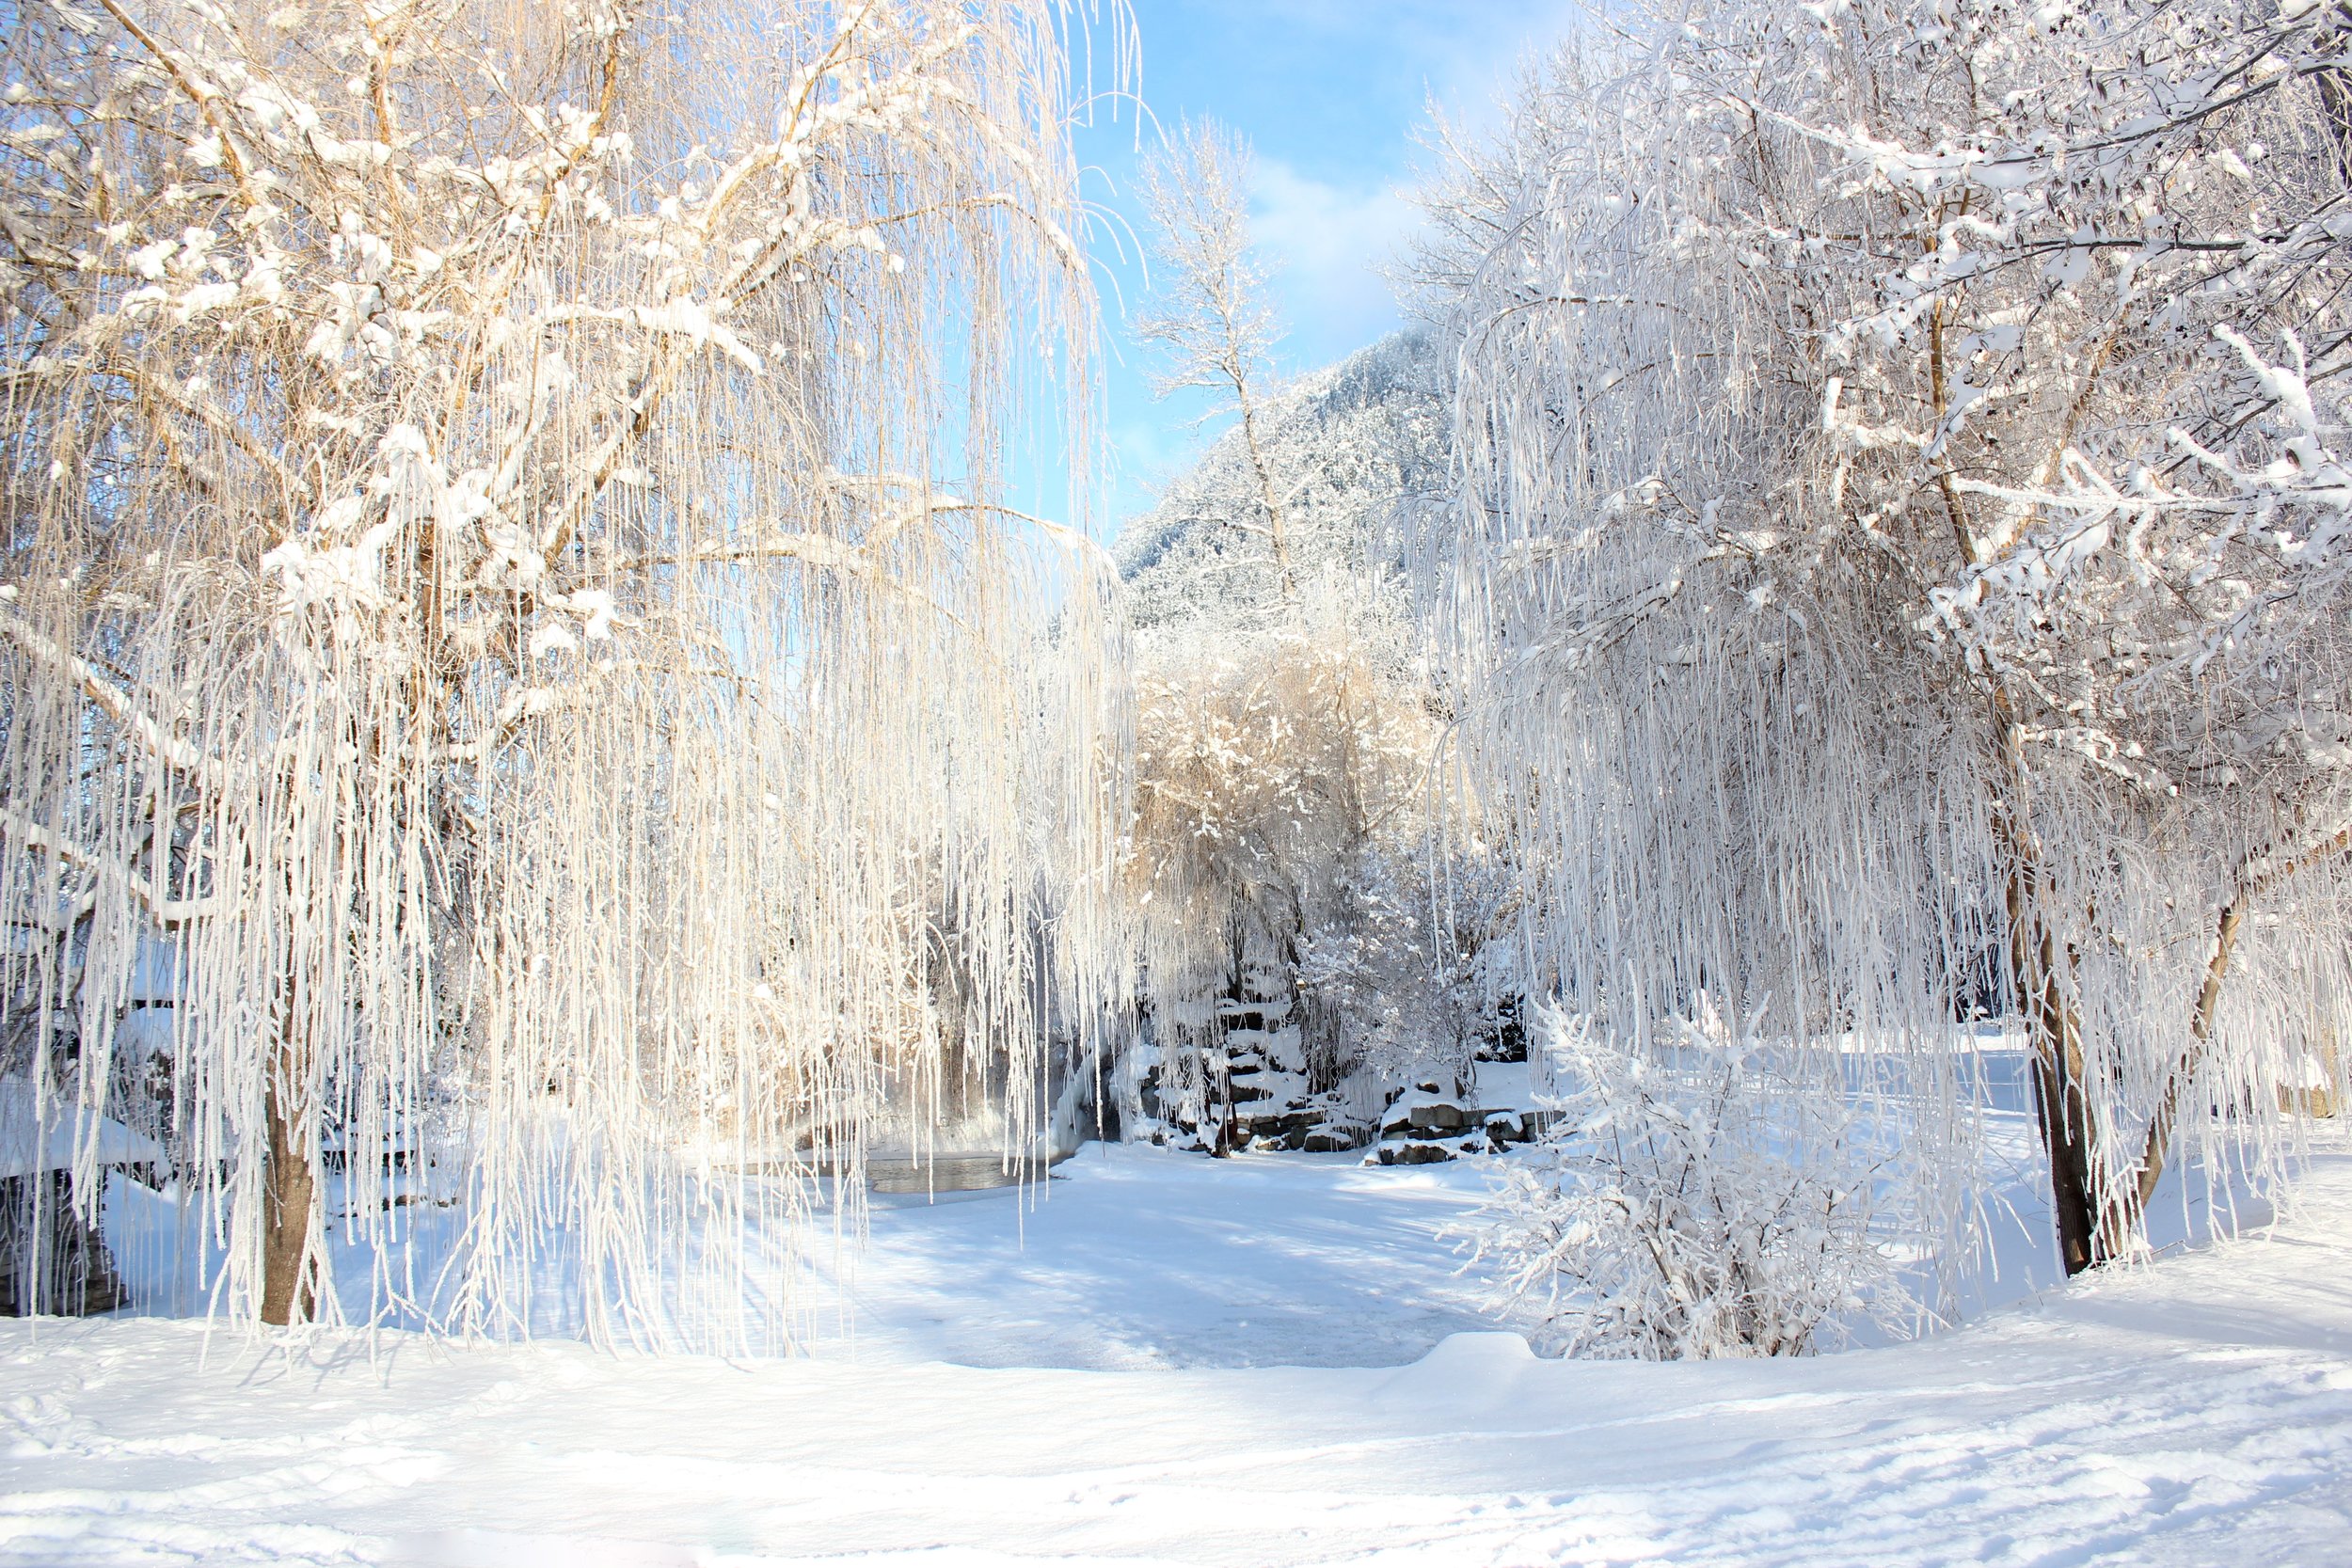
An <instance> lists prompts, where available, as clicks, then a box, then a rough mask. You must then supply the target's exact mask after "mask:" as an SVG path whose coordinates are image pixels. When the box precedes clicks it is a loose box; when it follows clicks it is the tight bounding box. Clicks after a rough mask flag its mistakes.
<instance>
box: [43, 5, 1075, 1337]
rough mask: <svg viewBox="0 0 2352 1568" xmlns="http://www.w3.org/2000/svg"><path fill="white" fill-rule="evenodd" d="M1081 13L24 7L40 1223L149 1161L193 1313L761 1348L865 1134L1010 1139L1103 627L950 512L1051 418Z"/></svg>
mask: <svg viewBox="0 0 2352 1568" xmlns="http://www.w3.org/2000/svg"><path fill="white" fill-rule="evenodd" d="M1068 20H1069V18H1068V17H1066V16H1065V15H1064V14H1063V13H1062V11H1061V8H1058V7H1057V6H1055V5H1053V4H1050V3H1048V0H867V3H857V4H850V3H843V4H833V3H825V0H771V3H766V4H759V3H752V0H746V3H744V4H740V5H715V6H693V7H687V8H657V7H639V6H635V5H630V4H626V3H614V4H601V3H599V4H577V5H564V6H562V7H556V6H545V7H542V6H535V5H520V4H509V3H505V0H417V3H414V4H405V5H398V6H389V7H385V6H359V5H347V4H336V3H321V4H307V5H304V4H295V5H262V4H253V5H244V4H238V3H235V0H230V3H229V4H214V3H209V0H207V3H199V0H97V4H95V5H92V6H87V7H84V6H66V5H61V4H60V5H50V4H41V3H34V4H28V5H24V6H21V7H17V8H14V10H13V12H12V15H11V23H10V27H9V29H8V36H7V38H6V40H5V41H0V72H4V73H5V77H6V80H7V82H8V88H7V100H6V103H5V105H0V234H5V250H4V251H0V256H4V258H5V259H4V260H0V312H5V313H4V315H0V404H4V405H5V418H4V420H0V443H5V446H4V447H0V454H4V455H0V485H5V490H0V512H4V515H5V522H6V528H7V534H6V539H5V550H6V557H5V573H6V579H7V583H6V586H5V588H0V599H4V600H5V602H4V603H0V733H4V734H5V745H4V746H0V847H4V848H5V853H0V909H5V911H6V916H7V919H8V923H9V928H10V931H11V940H10V942H9V944H8V948H7V952H6V955H5V961H6V963H7V966H8V977H7V978H8V985H7V990H6V995H5V999H4V1005H5V1006H6V1008H7V1013H6V1019H7V1026H6V1028H7V1033H6V1039H7V1050H8V1060H7V1062H6V1063H5V1071H6V1073H7V1074H8V1075H10V1076H11V1077H14V1078H17V1079H19V1080H21V1081H24V1082H27V1083H29V1084H30V1085H31V1086H32V1089H33V1096H32V1100H33V1102H34V1103H36V1104H37V1105H38V1107H39V1111H38V1116H39V1117H40V1121H41V1123H42V1126H43V1129H44V1135H46V1132H45V1130H46V1129H48V1128H52V1127H54V1128H59V1129H64V1130H66V1131H67V1132H68V1133H70V1134H71V1135H73V1136H77V1137H79V1138H80V1140H81V1148H82V1158H81V1160H80V1162H79V1166H80V1168H79V1169H78V1171H77V1173H76V1176H77V1180H76V1181H75V1183H74V1185H73V1192H74V1194H75V1201H77V1202H79V1203H81V1204H83V1205H85V1206H94V1205H95V1204H96V1203H97V1202H98V1192H99V1182H98V1180H97V1179H96V1172H95V1170H94V1169H93V1168H92V1160H91V1156H90V1150H91V1148H92V1147H93V1145H94V1137H95V1134H94V1132H92V1131H91V1130H92V1129H93V1128H95V1127H97V1126H99V1125H100V1118H101V1117H103V1116H120V1117H126V1118H131V1119H136V1117H138V1116H139V1115H141V1114H146V1115H148V1117H149V1119H150V1120H151V1122H152V1123H153V1124H154V1126H155V1127H156V1130H157V1131H158V1132H161V1133H162V1134H163V1135H164V1136H165V1138H166V1140H167V1147H168V1149H169V1151H170V1167H171V1168H170V1171H169V1173H167V1174H169V1175H170V1176H171V1177H172V1178H173V1180H176V1182H177V1184H178V1185H177V1189H176V1190H177V1192H178V1194H179V1195H180V1198H181V1203H180V1212H181V1214H182V1215H183V1223H184V1224H185V1225H187V1226H188V1227H193V1228H196V1229H199V1230H200V1231H201V1232H202V1233H203V1237H204V1240H205V1241H206V1243H208V1244H209V1245H211V1246H212V1247H215V1248H217V1249H220V1266H219V1274H218V1283H217V1287H216V1295H215V1300H216V1304H217V1305H219V1306H220V1307H223V1308H224V1309H225V1310H227V1311H228V1312H229V1313H230V1314H231V1315H234V1316H242V1317H246V1318H249V1319H258V1320H260V1321H262V1322H266V1323H285V1322H288V1321H290V1320H300V1319H303V1318H306V1317H310V1318H328V1319H331V1318H333V1317H335V1316H337V1315H339V1314H341V1313H343V1312H344V1311H346V1309H347V1308H346V1307H345V1306H344V1304H345V1303H346V1302H364V1303H366V1304H367V1309H368V1310H370V1311H373V1312H376V1313H391V1314H404V1313H405V1314H409V1315H411V1316H413V1317H415V1318H420V1319H421V1320H422V1321H425V1322H429V1323H436V1324H438V1325H442V1326H445V1327H448V1328H452V1329H454V1330H459V1331H469V1332H473V1331H481V1332H515V1331H523V1332H527V1331H529V1330H530V1329H531V1328H532V1327H533V1326H534V1325H544V1324H546V1323H550V1322H556V1323H564V1324H567V1325H570V1326H574V1327H578V1328H580V1329H584V1330H585V1331H586V1332H589V1333H591V1334H592V1335H595V1336H597V1337H600V1338H636V1339H640V1340H644V1341H646V1342H655V1343H665V1342H676V1341H678V1340H680V1339H685V1340H693V1341H699V1342H721V1341H723V1342H741V1341H742V1340H744V1339H746V1338H757V1337H761V1336H765V1335H769V1334H770V1333H771V1331H772V1330H774V1329H775V1328H777V1327H778V1326H779V1324H782V1323H785V1321H786V1311H785V1308H786V1305H787V1302H786V1298H785V1297H784V1295H783V1294H781V1293H780V1292H779V1291H778V1290H777V1289H776V1286H777V1284H778V1280H777V1279H775V1278H771V1277H769V1276H766V1275H761V1274H759V1273H758V1269H759V1267H760V1265H761V1263H762V1259H763V1248H765V1247H768V1246H769V1245H770V1243H774V1242H775V1240H776V1238H778V1237H779V1236H781V1235H783V1234H785V1233H786V1232H787V1231H788V1230H789V1229H790V1227H791V1226H792V1224H793V1223H794V1222H795V1221H797V1220H798V1219H799V1218H801V1217H802V1216H803V1214H804V1213H805V1212H806V1211H807V1208H808V1206H809V1203H810V1201H811V1196H812V1193H813V1192H814V1190H815V1189H814V1187H813V1185H812V1179H813V1178H814V1177H815V1176H817V1175H818V1173H819V1172H820V1171H822V1170H829V1169H830V1170H835V1171H839V1172H841V1173H843V1174H844V1175H845V1176H847V1177H848V1178H850V1180H845V1181H844V1183H843V1186H844V1188H845V1189H848V1190H851V1191H854V1189H855V1185H856V1184H855V1181H854V1177H855V1175H856V1168H857V1164H858V1162H859V1160H860V1159H861V1158H862V1151H863V1150H864V1148H866V1146H867V1144H868V1142H869V1141H871V1140H872V1139H873V1138H874V1137H875V1136H876V1135H877V1133H878V1130H879V1129H880V1127H881V1126H882V1123H883V1122H884V1121H885V1120H888V1119H889V1118H893V1117H896V1118H898V1120H900V1121H902V1122H903V1121H908V1120H912V1121H914V1122H915V1123H921V1124H925V1125H928V1121H927V1119H926V1118H927V1116H928V1114H929V1111H935V1110H936V1109H937V1108H938V1107H939V1106H940V1105H942V1104H945V1103H946V1102H947V1101H950V1100H952V1099H953V1098H954V1091H955V1090H956V1087H957V1085H958V1084H959V1082H960V1081H961V1079H962V1078H964V1077H965V1076H967V1075H971V1074H979V1073H983V1072H985V1073H986V1074H988V1075H990V1078H991V1082H992V1083H993V1085H995V1087H996V1088H997V1090H998V1091H999V1092H998V1093H997V1095H996V1097H995V1099H994V1101H993V1104H995V1105H996V1107H997V1109H996V1112H995V1121H994V1124H993V1128H994V1132H995V1135H996V1136H998V1137H999V1138H1001V1140H1002V1147H1003V1148H1005V1149H1006V1151H1007V1152H1008V1154H1009V1155H1010V1156H1013V1157H1020V1156H1021V1155H1023V1154H1024V1153H1025V1151H1026V1150H1027V1149H1028V1148H1030V1146H1031V1145H1032V1144H1033V1142H1034V1133H1035V1132H1036V1117H1037V1114H1038V1102H1039V1098H1040V1092H1041V1073H1042V1070H1043V1067H1044V1054H1045V1052H1046V1049H1047V1041H1048V1037H1049V1036H1051V1035H1053V1034H1055V1033H1056V1032H1057V1031H1066V1030H1067V1029H1068V1028H1070V1027H1073V1026H1074V1023H1075V1022H1078V1021H1083V1020H1085V1019H1087V1018H1089V1017H1091V1016H1093V1015H1094V1013H1095V1012H1096V1011H1097V1010H1099V1002H1100V997H1099V995H1098V990H1099V988H1100V987H1101V986H1102V985H1103V984H1104V980H1103V976H1104V975H1105V974H1108V973H1110V968H1109V965H1108V962H1107V958H1106V955H1107V954H1108V953H1109V952H1110V951H1111V948H1112V944H1111V943H1110V942H1109V941H1108V940H1107V938H1106V936H1105V934H1104V930H1103V929H1102V927H1101V924H1100V922H1101V919H1102V915H1101V911H1099V910H1098V909H1096V908H1095V907H1094V905H1093V904H1092V903H1090V902H1089V900H1090V898H1091V897H1092V896H1093V895H1092V894H1091V893H1090V891H1089V890H1091V889H1096V888H1099V887H1100V886H1101V885H1102V882H1103V879H1104V864H1105V857H1106V844H1107V833H1106V825H1107V824H1108V823H1109V822H1110V821H1111V820H1112V817H1113V815H1114V814H1115V810H1116V801H1115V800H1112V799H1111V797H1110V793H1109V785H1108V783H1107V774H1106V772H1105V766H1106V761H1107V759H1110V758H1112V757H1113V756H1114V755H1115V754H1116V749H1117V748H1116V745H1115V741H1116V739H1117V736H1116V734H1115V730H1114V729H1113V728H1112V727H1111V726H1113V725H1114V724H1115V713H1114V711H1113V708H1114V705H1113V704H1112V703H1111V702H1110V700H1109V693H1108V692H1107V691H1106V689H1104V686H1103V684H1102V682H1103V678H1104V676H1103V672H1104V670H1106V669H1108V668H1110V667H1111V666H1112V661H1111V660H1109V659H1108V658H1106V657H1105V653H1104V648H1105V646H1106V639H1108V637H1109V636H1110V635H1111V627H1110V626H1109V625H1108V623H1107V621H1106V620H1105V618H1104V607H1105V606H1106V604H1107V602H1108V601H1107V600H1106V598H1105V597H1104V594H1103V592H1102V583H1101V578H1100V576H1099V574H1098V573H1097V572H1096V569H1095V567H1094V565H1093V563H1092V562H1091V560H1090V559H1089V556H1088V555H1087V553H1086V551H1085V549H1084V548H1083V547H1082V546H1078V545H1077V544H1076V543H1075V540H1076V537H1077V536H1075V535H1073V534H1070V533H1068V532H1066V531H1062V530H1059V529H1056V528H1051V527H1048V526H1046V525H1042V524H1038V523H1034V522H1031V521H1029V520H1027V519H1023V518H1020V517H1018V516H1016V515H1013V514H1010V513H1009V512H1007V511H1005V510H1004V509H1003V508H1002V506H1001V505H1000V504H999V499H1000V498H1001V497H1002V495H1003V493H1004V490H1005V474H1004V472H1003V463H1004V461H1005V455H1006V453H1007V452H1008V451H1009V442H1010V441H1011V440H1012V439H1013V438H1015V437H1016V436H1019V435H1020V434H1021V433H1023V432H1024V431H1026V430H1030V429H1033V428H1036V427H1037V426H1038V425H1039V424H1040V422H1042V423H1043V424H1045V425H1046V426H1049V427H1051V428H1057V429H1059V430H1061V431H1062V432H1064V433H1065V434H1066V435H1067V436H1069V437H1070V439H1071V440H1072V443H1073V451H1076V450H1077V449H1078V446H1079V443H1080V442H1081V441H1082V439H1083V437H1084V434H1085V432H1084V414H1085V403H1084V398H1085V389H1086V387H1087V385H1088V383H1087V378H1086V372H1085V366H1084V358H1083V352H1082V351H1083V347H1084V341H1085V334H1086V330H1087V321H1088V316H1087V309H1088V303H1087V295H1086V293H1085V278H1084V274H1083V269H1082V264H1081V261H1080V258H1079V256H1078V254H1077V252H1076V251H1075V249H1074V247H1073V241H1072V238H1071V236H1072V234H1073V231H1074V230H1075V229H1076V221H1077V198H1076V193H1075V181H1076V173H1075V167H1074V164H1073V159H1072V156H1071V153H1070V150H1069V147H1068V143H1067V140H1066V136H1065V131H1064V123H1065V104H1064V98H1063V92H1064V81H1063V75H1062V69H1063V68H1062V57H1061V49H1060V41H1061V40H1060V34H1059V28H1060V27H1061V26H1062V25H1063V24H1065V23H1066V22H1067V21H1068ZM1073 471H1076V470H1073ZM159 968H161V969H165V970H167V971H168V972H169V974H170V978H169V980H168V983H167V985H166V986H165V987H164V988H163V990H164V991H165V993H166V999H167V1000H168V1001H169V1003H170V1004H171V1007H170V1016H171V1019H172V1023H171V1026H170V1028H169V1030H168V1032H167V1038H166V1039H164V1040H163V1041H162V1042H161V1044H160V1047H159V1049H158V1050H157V1051H155V1052H154V1053H151V1057H150V1054H149V1053H145V1052H144V1051H143V1049H135V1046H136V1042H135V1041H133V1040H132V1039H131V1038H130V1035H129V1031H128V1030H127V1029H126V1027H125V1026H124V1023H123V1021H124V1019H125V1018H126V1016H128V1013H129V1010H130V1009H129V1006H128V1005H129V1004H130V1003H132V1002H134V1001H135V1000H141V999H144V998H147V997H149V996H151V994H152V991H153V978H152V977H153V974H154V972H155V971H157V970H158V969H159ZM142 988H147V989H146V990H142ZM134 1057H137V1058H138V1060H134V1059H133V1058H134ZM142 1073H144V1076H142ZM135 1083H139V1084H152V1085H156V1086H158V1087H159V1088H160V1091H161V1092H160V1093H158V1094H156V1095H153V1096H152V1097H151V1099H150V1100H148V1101H143V1102H139V1101H138V1097H137V1095H136V1094H135V1092H134V1085H135ZM142 1103H143V1104H144V1105H145V1106H146V1110H145V1112H144V1113H142V1110H141V1105H142ZM927 1108H928V1111H927ZM930 1119H936V1118H935V1117H930ZM426 1163H429V1167H430V1174H429V1175H426V1176H420V1174H419V1171H418V1169H417V1168H416V1167H417V1166H418V1165H420V1164H426ZM338 1172H340V1173H341V1174H337V1173H338ZM330 1179H331V1180H330ZM412 1200H413V1201H412ZM435 1214H437V1215H442V1216H444V1220H443V1228H444V1230H445V1231H446V1234H445V1235H444V1236H442V1237H441V1239H440V1243H439V1244H438V1245H437V1247H433V1248H428V1247H424V1246H421V1245H420V1244H419V1235H420V1231H419V1228H418V1227H419V1225H420V1223H421V1222H420V1221H419V1220H418V1219H417V1217H416V1216H418V1215H435ZM851 1219H852V1220H853V1219H854V1216H853V1215H852V1216H851ZM422 1223H424V1224H425V1225H426V1227H427V1228H428V1229H429V1228H430V1224H431V1222H429V1221H428V1222H422ZM35 1233H36V1234H38V1229H36V1232H35ZM770 1260H771V1261H772V1259H770ZM339 1268H340V1269H342V1271H344V1274H343V1277H342V1278H337V1277H334V1275H335V1272H336V1270H337V1269H339ZM358 1270H364V1271H366V1273H367V1274H368V1275H369V1276H370V1277H369V1278H367V1279H364V1280H362V1279H357V1278H354V1277H352V1276H351V1275H352V1273H353V1271H358Z"/></svg>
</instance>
